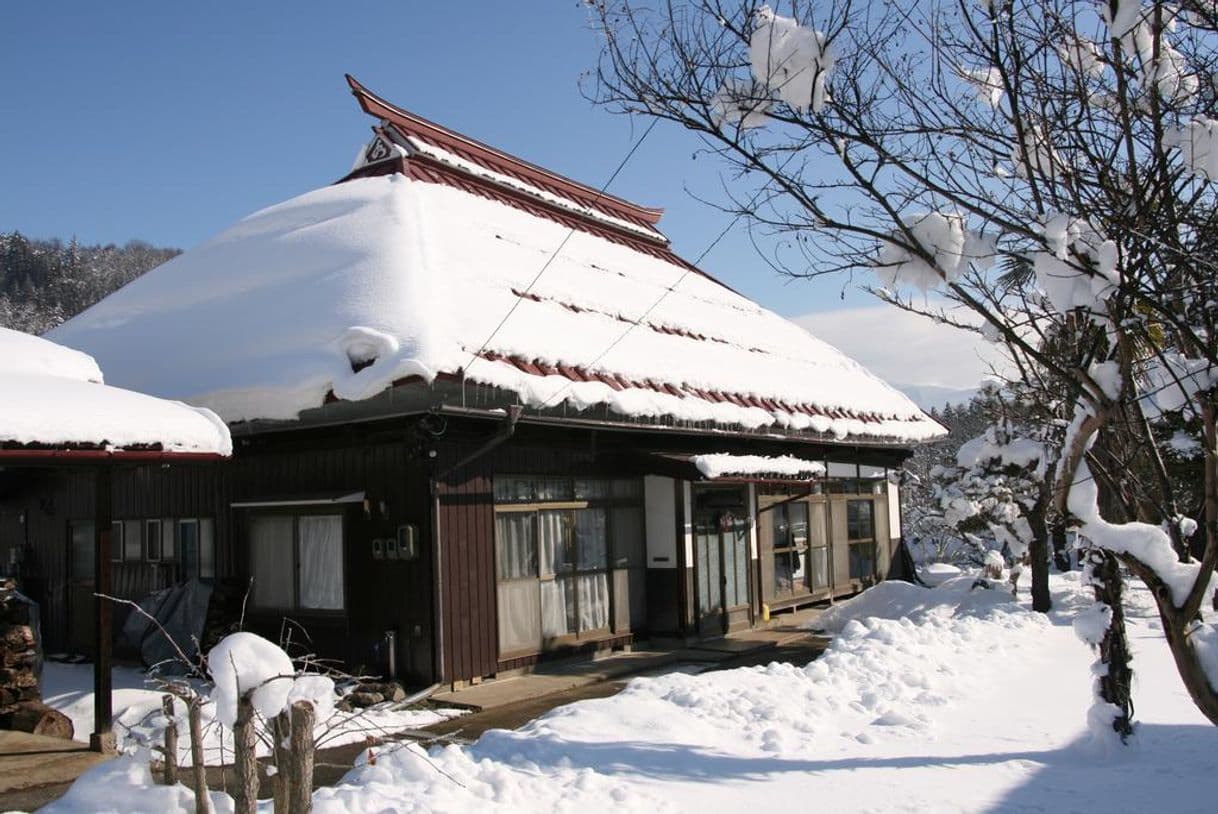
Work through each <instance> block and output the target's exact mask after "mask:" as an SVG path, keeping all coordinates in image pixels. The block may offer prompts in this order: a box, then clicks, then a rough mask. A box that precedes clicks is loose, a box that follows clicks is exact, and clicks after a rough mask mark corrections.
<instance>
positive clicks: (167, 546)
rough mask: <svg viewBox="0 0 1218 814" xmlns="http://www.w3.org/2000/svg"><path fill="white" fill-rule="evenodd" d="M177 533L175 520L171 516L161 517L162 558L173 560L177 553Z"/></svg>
mask: <svg viewBox="0 0 1218 814" xmlns="http://www.w3.org/2000/svg"><path fill="white" fill-rule="evenodd" d="M176 540H177V535H176V534H175V533H174V527H173V520H172V519H171V518H169V517H163V518H161V559H163V560H172V559H174V557H175V555H176V553H177V550H178V549H177V546H176V545H175V542H176Z"/></svg>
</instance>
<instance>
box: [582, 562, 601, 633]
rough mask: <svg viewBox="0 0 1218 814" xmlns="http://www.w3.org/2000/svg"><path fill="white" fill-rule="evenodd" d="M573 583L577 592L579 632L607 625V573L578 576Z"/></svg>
mask: <svg viewBox="0 0 1218 814" xmlns="http://www.w3.org/2000/svg"><path fill="white" fill-rule="evenodd" d="M575 584H576V590H577V591H578V593H579V632H580V633H583V632H585V631H588V630H601V629H603V628H607V627H609V575H608V574H607V573H602V574H586V575H583V576H578V577H576V578H575Z"/></svg>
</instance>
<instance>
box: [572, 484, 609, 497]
mask: <svg viewBox="0 0 1218 814" xmlns="http://www.w3.org/2000/svg"><path fill="white" fill-rule="evenodd" d="M607 497H609V481H607V480H592V479H580V480H576V481H575V499H576V500H598V499H602V498H607Z"/></svg>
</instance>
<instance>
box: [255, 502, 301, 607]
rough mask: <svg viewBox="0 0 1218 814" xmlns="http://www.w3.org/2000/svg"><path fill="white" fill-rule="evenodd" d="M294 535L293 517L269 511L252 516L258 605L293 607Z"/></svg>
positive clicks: (256, 602) (256, 601)
mask: <svg viewBox="0 0 1218 814" xmlns="http://www.w3.org/2000/svg"><path fill="white" fill-rule="evenodd" d="M292 534H293V518H291V517H290V516H287V515H272V514H267V515H254V516H253V517H251V518H250V575H251V576H252V577H253V578H254V590H253V600H254V605H255V606H258V607H264V608H290V607H292V606H293V602H292V593H293V588H292V582H293V577H294V574H293V572H294V570H295V565H294V563H293V561H292Z"/></svg>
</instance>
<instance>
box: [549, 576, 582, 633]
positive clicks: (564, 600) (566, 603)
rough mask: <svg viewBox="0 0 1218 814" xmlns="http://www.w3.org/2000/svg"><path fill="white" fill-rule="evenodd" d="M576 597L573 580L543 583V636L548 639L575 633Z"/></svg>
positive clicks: (554, 580)
mask: <svg viewBox="0 0 1218 814" xmlns="http://www.w3.org/2000/svg"><path fill="white" fill-rule="evenodd" d="M574 608H575V596H574V595H573V594H572V593H571V580H569V579H553V580H548V581H544V582H542V583H541V635H542V636H544V637H545V638H547V639H550V638H554V637H555V636H566V635H568V634H570V633H574V632H575V620H574V619H573V618H572V613H571V612H572V611H573V610H574Z"/></svg>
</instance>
